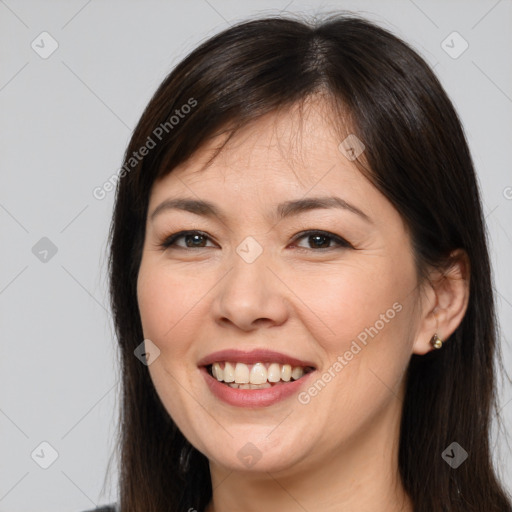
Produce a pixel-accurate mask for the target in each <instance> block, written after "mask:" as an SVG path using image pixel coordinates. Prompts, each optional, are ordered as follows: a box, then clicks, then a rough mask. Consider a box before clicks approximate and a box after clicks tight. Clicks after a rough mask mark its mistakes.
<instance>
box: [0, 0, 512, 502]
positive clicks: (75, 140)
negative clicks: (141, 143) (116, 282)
mask: <svg viewBox="0 0 512 512" xmlns="http://www.w3.org/2000/svg"><path fill="white" fill-rule="evenodd" d="M332 9H350V10H354V11H359V12H362V13H363V14H366V15H367V16H368V17H369V18H370V19H373V20H375V21H377V22H378V23H380V24H382V25H383V26H384V27H387V28H389V29H391V30H392V31H394V32H395V33H396V34H397V35H399V36H401V37H403V38H404V39H406V40H407V41H409V42H411V43H412V44H413V46H414V47H415V48H416V49H417V50H418V51H419V52H420V53H421V54H422V55H423V56H424V57H425V58H426V60H427V61H428V62H429V63H430V64H431V65H432V66H434V68H435V71H436V72H437V73H438V75H439V76H440V78H441V81H442V83H443V85H444V86H445V87H446V89H447V91H448V93H449V95H450V96H451V98H452V99H453V101H454V103H455V105H456V108H457V109H458V111H459V113H460V116H461V118H462V120H463V123H464V126H465V129H466V132H467V136H468V138H469V142H470V145H471V149H472V153H473V157H474V160H475V163H476V166H477V170H478V175H479V180H480V184H481V188H482V193H483V199H484V203H485V213H486V220H487V223H488V228H489V232H490V239H491V240H490V248H491V251H492V259H493V265H494V269H495V276H496V292H497V297H498V305H499V309H498V312H499V318H500V324H501V328H502V338H501V341H502V346H503V351H504V356H505V364H506V365H507V366H508V367H510V366H511V364H510V363H511V362H512V349H511V346H510V340H511V338H512V336H511V333H512V321H511V318H512V275H511V273H510V270H509V265H510V261H511V258H510V255H511V252H512V234H511V220H512V188H510V187H512V173H511V171H510V169H511V167H510V165H511V155H510V146H511V143H512V139H511V119H512V87H511V85H512V81H511V78H512V61H511V59H510V49H511V48H512V2H510V1H506V0H501V1H496V0H492V1H483V0H479V1H467V0H466V1H427V0H414V1H413V0H402V1H382V0H378V1H338V2H315V1H312V0H310V1H309V2H300V1H298V0H295V1H292V2H290V1H289V0H282V1H255V0H253V1H246V2H243V3H242V2H240V1H238V2H237V1H234V0H233V1H227V0H210V1H206V0H192V1H188V2H178V1H167V2H163V1H151V2H150V1H144V2H143V1H126V0H125V1H122V2H121V1H101V2H100V1H99V0H92V1H91V0H89V1H86V0H77V1H75V0H73V1H65V2H64V1H41V0H33V1H15V0H5V1H2V0H0V52H1V54H0V62H1V67H0V107H1V118H0V123H1V134H2V137H1V140H0V162H1V178H2V181H1V188H0V222H1V247H2V250H1V251H0V312H1V357H0V379H1V380H0V461H1V462H0V511H3V512H5V511H10V512H28V511H31V512H33V511H36V510H37V511H52V512H61V511H62V512H65V511H66V512H71V511H76V512H78V511H80V510H84V509H88V508H92V507H93V506H95V505H97V504H102V503H109V502H111V501H113V500H115V499H116V492H117V487H116V479H117V466H116V462H115V460H114V459H112V464H111V475H112V478H111V479H110V480H108V479H107V480H106V481H105V485H103V484H104V476H105V473H106V470H107V466H108V463H109V460H111V455H112V451H113V446H114V434H115V421H116V417H117V406H118V402H119V399H118V387H117V384H118V382H119V372H118V367H117V355H116V344H115V339H114V336H113V329H112V323H111V317H110V313H109V307H108V298H107V279H106V238H107V230H108V226H109V222H110V216H111V210H112V204H113V198H114V193H113V192H111V193H110V194H108V195H107V197H106V198H105V199H103V200H102V201H100V200H97V199H95V198H94V197H93V195H92V190H93V188H94V187H96V186H101V185H102V184H103V183H104V182H105V181H106V180H107V179H108V178H109V177H110V176H111V175H112V174H114V173H115V172H116V171H117V169H118V168H119V167H120V165H121V159H122V154H123V151H124V149H125V146H126V144H127V142H128V140H129V137H130V133H131V131H132V129H133V127H134V126H135V124H136V122H137V120H138V118H139V116H140V114H141V113H142V109H143V108H144V106H145V105H146V103H147V102H148V100H149V99H150V97H151V95H152V94H153V92H154V91H155V89H156V87H157V86H158V84H159V83H160V82H161V80H162V79H163V78H164V76H165V75H166V74H167V73H168V72H169V71H170V69H171V68H172V67H173V66H174V65H175V64H176V63H177V62H178V61H179V60H180V59H181V58H182V57H184V56H185V55H186V54H187V53H188V52H189V51H190V50H192V49H193V48H194V47H195V46H196V45H197V43H199V42H200V41H202V40H203V39H205V38H207V37H209V36H211V35H213V34H214V33H216V32H218V31H220V30H221V29H223V28H225V27H227V26H228V25H230V24H232V23H233V22H235V21H238V20H241V19H243V18H247V17H252V16H256V15H257V14H259V13H277V12H279V11H280V10H286V11H290V12H308V13H317V14H320V13H322V12H324V11H326V10H332ZM43 31H47V32H48V33H49V34H51V36H52V37H53V38H54V39H55V40H56V41H57V43H58V49H57V50H56V51H55V52H54V53H53V54H52V55H51V56H49V57H48V58H47V59H43V58H41V56H40V55H39V54H38V53H36V51H34V50H33V49H32V47H31V43H32V41H34V40H35V44H39V46H40V47H41V46H42V45H43V44H44V47H45V51H47V50H48V49H49V48H50V40H49V39H45V42H44V43H41V41H40V40H41V37H47V36H41V37H39V35H40V34H41V32H43ZM453 31H457V32H458V33H459V34H460V35H461V36H462V37H463V38H464V39H465V40H466V41H467V42H468V44H469V47H468V49H467V50H466V51H465V52H464V53H463V54H462V55H460V56H459V57H458V58H453V57H452V56H450V55H448V54H447V53H446V52H445V50H444V49H443V48H442V46H441V43H442V41H443V40H445V39H446V38H447V36H449V35H450V34H451V33H452V32H453ZM455 37H457V36H455ZM452 40H453V41H454V42H453V43H452V42H451V41H452ZM448 44H449V45H450V46H453V47H454V48H455V50H453V49H452V53H453V51H456V50H457V49H459V50H460V49H461V48H462V46H461V45H462V44H463V43H462V41H461V40H459V39H453V36H452V38H451V39H448ZM40 51H42V49H40ZM42 237H47V238H49V239H50V240H51V241H52V243H53V244H55V246H56V247H57V253H56V254H55V255H54V256H53V257H50V256H51V253H50V254H49V255H48V256H47V260H48V261H46V262H42V261H40V259H39V258H38V257H36V255H35V254H33V252H32V248H33V246H34V245H35V244H36V243H37V242H38V241H39V240H40V239H41V238H42ZM43 255H44V254H41V255H40V257H43ZM501 397H502V398H501V403H502V414H503V416H504V418H505V427H506V428H507V429H508V430H509V431H510V430H511V428H510V427H511V425H512V390H511V387H510V385H509V384H507V382H506V381H505V384H504V386H503V389H502V392H501ZM43 441H46V442H48V443H49V444H50V445H51V446H52V447H53V448H54V449H55V450H56V451H57V452H58V458H57V459H56V460H55V462H54V463H53V464H52V465H51V466H50V467H49V468H48V469H42V468H41V467H40V466H39V465H38V464H37V463H36V462H35V461H34V459H36V460H38V461H39V462H41V461H43V459H44V458H45V457H46V460H47V461H49V460H50V459H49V458H48V457H50V451H49V450H48V449H47V448H45V447H44V446H43V448H42V449H43V451H42V452H41V448H40V447H39V445H40V443H41V442H43ZM38 447H39V448H38ZM35 449H37V450H36V452H35V454H34V459H33V458H32V457H31V454H32V452H33V451H34V450H35ZM43 453H44V456H43ZM494 453H495V458H496V460H500V457H501V459H502V460H503V461H504V462H503V463H501V467H502V472H503V475H504V480H505V481H506V483H507V485H508V487H509V488H511V489H512V460H511V459H512V457H511V452H510V450H509V448H507V445H506V442H505V440H504V439H503V437H499V438H496V447H495V452H494ZM38 454H39V455H38Z"/></svg>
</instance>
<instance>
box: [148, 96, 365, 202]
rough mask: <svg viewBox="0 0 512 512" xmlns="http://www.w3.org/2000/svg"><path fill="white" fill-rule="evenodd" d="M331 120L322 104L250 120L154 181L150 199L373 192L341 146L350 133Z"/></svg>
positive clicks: (327, 108) (327, 109)
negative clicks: (180, 194)
mask: <svg viewBox="0 0 512 512" xmlns="http://www.w3.org/2000/svg"><path fill="white" fill-rule="evenodd" d="M332 117H333V116H332V109H330V110H329V107H328V105H327V104H326V103H325V102H321V101H310V102H307V103H305V104H301V105H299V106H294V107H291V108H289V109H286V110H285V111H282V112H280V113H271V114H267V115H265V116H263V117H261V118H259V119H257V120H255V121H252V122H251V123H249V124H248V125H246V126H244V127H243V128H241V129H239V130H238V131H237V132H236V133H234V134H233V136H232V137H231V138H230V139H229V141H227V143H226V140H227V137H228V133H224V134H221V135H218V136H216V137H214V138H212V139H211V140H209V141H208V142H206V143H205V144H203V145H202V146H201V147H200V148H199V149H198V150H196V152H195V153H194V154H193V155H192V156H191V157H190V158H189V159H188V160H187V161H186V162H184V163H182V164H180V165H179V166H177V167H175V168H174V169H173V170H172V171H171V172H169V173H168V174H167V175H165V176H164V177H163V178H161V179H160V180H158V182H156V183H155V185H154V187H153V189H154V190H153V194H152V195H156V196H158V197H157V199H158V198H160V197H161V196H162V195H163V194H165V193H166V192H169V191H171V190H173V191H174V190H176V191H178V190H183V189H184V188H186V187H187V186H189V187H191V188H193V189H194V190H196V191H199V190H200V191H204V192H205V191H210V192H211V193H216V192H219V193H222V191H227V190H231V191H235V192H240V193H241V194H243V193H247V194H250V193H251V192H252V194H256V193H258V192H259V193H261V194H264V197H271V196H273V195H275V194H278V195H280V196H282V195H290V196H292V195H293V196H296V195H298V194H299V195H300V194H301V193H302V195H303V194H305V193H306V192H307V191H308V190H312V189H315V193H316V192H320V191H323V192H326V191H329V190H330V189H333V188H339V187H342V188H347V187H350V188H352V189H356V188H357V189H360V188H361V187H363V191H364V190H365V189H366V188H368V187H372V185H371V184H370V183H369V182H368V181H367V180H366V178H365V177H364V176H363V175H362V174H361V172H360V171H359V169H358V168H357V166H356V164H355V162H354V161H351V160H350V159H349V158H347V153H346V151H345V149H344V147H342V142H343V140H344V139H342V137H346V136H347V134H349V133H350V130H349V128H347V127H345V128H344V127H343V126H342V128H341V130H340V129H339V125H338V124H336V122H335V121H334V120H333V119H332ZM224 143H226V144H225V145H224V146H223V147H222V149H221V150H220V152H219V153H218V154H217V155H216V156H215V157H214V158H213V159H212V157H213V156H214V153H215V151H216V150H217V149H218V148H219V147H220V146H221V145H222V144H224ZM189 192H190V190H189ZM152 199H153V198H152Z"/></svg>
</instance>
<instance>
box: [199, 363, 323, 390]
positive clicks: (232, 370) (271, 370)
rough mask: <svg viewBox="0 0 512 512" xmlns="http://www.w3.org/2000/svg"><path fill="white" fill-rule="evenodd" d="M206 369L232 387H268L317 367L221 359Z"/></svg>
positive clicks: (288, 380)
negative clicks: (248, 362)
mask: <svg viewBox="0 0 512 512" xmlns="http://www.w3.org/2000/svg"><path fill="white" fill-rule="evenodd" d="M206 370H207V372H208V374H209V375H210V376H211V377H213V378H214V379H216V380H217V381H218V382H220V383H222V384H225V385H226V386H229V387H231V388H236V389H266V388H270V387H274V386H277V385H283V384H286V383H289V382H294V381H296V380H299V379H301V378H302V377H304V375H307V374H308V373H311V372H312V371H314V370H315V368H314V367H312V366H291V365H289V364H280V363H255V364H245V363H241V362H231V361H219V362H215V363H213V364H210V365H208V366H206Z"/></svg>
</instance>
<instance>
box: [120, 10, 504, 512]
mask: <svg viewBox="0 0 512 512" xmlns="http://www.w3.org/2000/svg"><path fill="white" fill-rule="evenodd" d="M110 277H111V298H112V309H113V312H114V316H115V324H116V330H117V335H118V338H119V343H120V347H121V354H122V370H123V403H122V411H121V432H120V434H121V435H120V449H121V461H120V462H121V475H120V499H119V506H120V510H122V512H132V511H133V512H135V511H181V510H188V511H189V512H192V511H200V512H203V511H206V512H230V511H235V510H236V511H238V510H246V511H250V510H253V511H263V510H280V511H295V510H297V511H299V510H307V511H309V512H314V511H322V512H326V511H327V512H329V511H337V512H339V511H351V512H353V511H363V510H372V511H375V512H376V511H379V512H385V511H386V512H387V511H393V512H396V511H398V510H400V511H415V512H423V511H429V512H432V511H436V512H437V511H450V512H454V511H469V510H474V511H481V510H486V511H488V512H491V511H493V512H494V511H495V512H498V511H499V512H503V511H511V510H512V507H511V503H510V500H509V497H507V495H506V493H505V490H504V489H503V487H502V486H501V485H500V483H499V481H498V479H497V477H496V473H495V468H494V467H493V461H492V459H491V453H490V447H489V432H490V422H491V418H492V415H491V413H492V412H493V410H494V409H493V406H494V405H495V396H496V393H495V368H494V362H493V361H494V357H495V353H497V354H499V346H498V345H497V344H496V319H495V311H494V299H493V289H492V284H491V272H490V266H489V257H488V251H487V247H486V239H485V231H484V222H483V216H482V208H481V203H480V198H479V191H478V188H477V184H476V179H475V172H474V169H473V164H472V161H471V156H470V153H469V150H468V146H467V143H466V140H465V137H464V134H463V131H462V128H461V124H460V122H459V120H458V118H457V114H456V112H455V111H454V108H453V105H452V103H451V102H450V100H449V99H448V97H447V96H446V93H445V92H444V90H443V89H442V87H441V85H440V84H439V82H438V80H437V79H436V77H435V76H434V74H433V73H432V71H431V70H430V69H429V67H428V66H427V64H426V63H425V62H424V61H423V60H422V59H421V58H420V57H419V56H418V55H417V54H416V53H415V52H414V51H413V50H412V49H411V48H410V47H409V46H408V45H406V44H405V43H404V42H402V41H401V40H399V39H398V38H396V37H395V36H393V35H392V34H390V33H389V32H387V31H385V30H383V29H382V28H379V27H377V26H375V25H373V24H371V23H369V22H368V21H365V20H363V19H360V18H358V17H356V16H352V15H338V16H333V17H331V18H328V19H325V20H324V21H323V22H321V23H318V24H316V25H313V24H311V25H310V24H309V23H306V22H303V21H298V20H294V19H290V18H288V19H285V18H265V19H260V20H254V21H248V22H244V23H240V24H238V25H236V26H233V27H231V28H229V29H227V30H225V31H224V32H222V33H220V34H218V35H216V36H214V37H212V38H211V39H209V40H208V41H206V42H204V43H203V44H202V45H201V46H200V47H198V48H197V49H196V50H195V51H193V52H192V53H191V54H190V55H189V56H188V57H187V58H186V59H185V60H183V61H182V62H181V63H180V64H179V65H178V66H177V67H176V68H175V69H174V71H173V72H172V73H171V74H170V75H169V76H168V77H167V78H166V79H165V80H164V82H163V83H162V85H161V86H160V87H159V89H158V90H157V92H156V94H155V95H154V97H153V99H152V100H151V101H150V103H149V105H148V106H147V108H146V110H145V112H144V113H143V115H142V118H141V119H140V121H139V124H138V126H137V127H136V129H135V131H134V134H133V136H132V139H131V141H130V144H129V146H128V149H127V151H126V155H125V161H124V165H123V167H122V169H121V171H120V173H119V183H118V190H117V197H116V204H115V212H114V217H113V222H112V226H111V258H110Z"/></svg>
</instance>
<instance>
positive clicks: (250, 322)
mask: <svg viewBox="0 0 512 512" xmlns="http://www.w3.org/2000/svg"><path fill="white" fill-rule="evenodd" d="M278 274H279V273H278V272H276V270H275V269H274V268H272V262H271V261H269V258H267V257H266V255H265V253H263V254H262V255H260V256H259V257H258V258H257V259H256V260H255V261H253V262H252V263H248V262H247V261H244V259H243V258H241V257H240V256H239V255H238V254H236V253H235V254H234V256H233V263H232V265H231V268H230V270H229V271H228V272H227V275H225V276H224V278H223V279H222V280H221V281H220V283H219V284H218V286H217V287H216V288H215V289H216V290H217V294H216V296H215V298H214V300H213V303H212V308H213V314H214V316H215V321H216V322H217V323H218V324H220V325H222V326H224V327H225V326H236V327H237V328H238V329H241V330H243V331H252V330H254V329H257V328H258V327H260V328H261V327H265V326H266V327H272V326H279V325H282V324H283V323H284V322H285V321H286V319H287V318H288V316H289V307H290V301H289V300H288V294H289V293H290V292H289V289H288V288H287V287H286V285H285V284H284V283H283V281H282V279H280V278H279V275H278Z"/></svg>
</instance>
